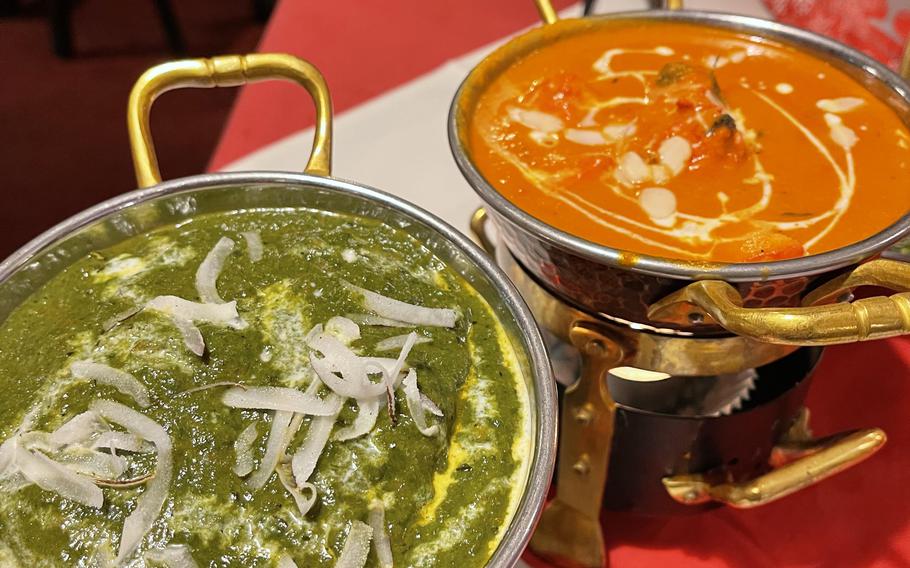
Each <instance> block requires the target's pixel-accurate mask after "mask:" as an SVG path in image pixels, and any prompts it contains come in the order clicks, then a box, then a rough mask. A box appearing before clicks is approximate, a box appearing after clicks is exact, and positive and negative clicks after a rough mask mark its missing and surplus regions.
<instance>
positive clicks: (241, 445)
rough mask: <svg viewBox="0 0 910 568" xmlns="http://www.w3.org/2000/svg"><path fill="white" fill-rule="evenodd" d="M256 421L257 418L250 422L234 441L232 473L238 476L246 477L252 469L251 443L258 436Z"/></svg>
mask: <svg viewBox="0 0 910 568" xmlns="http://www.w3.org/2000/svg"><path fill="white" fill-rule="evenodd" d="M258 423H259V421H258V420H257V421H255V422H250V424H249V425H248V426H247V427H246V428H244V429H243V431H242V432H241V433H240V435H239V436H237V439H236V440H235V441H234V473H235V474H236V475H237V476H238V477H246V476H247V475H249V474H250V472H251V471H253V467H254V463H253V444H254V443H255V442H256V438H258V437H259V431H258V430H257V429H256V425H257V424H258Z"/></svg>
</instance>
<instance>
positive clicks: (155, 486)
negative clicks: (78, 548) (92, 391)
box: [91, 400, 174, 564]
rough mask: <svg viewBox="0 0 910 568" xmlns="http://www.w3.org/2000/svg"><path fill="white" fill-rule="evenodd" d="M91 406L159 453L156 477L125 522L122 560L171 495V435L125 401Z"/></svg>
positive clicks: (121, 548)
mask: <svg viewBox="0 0 910 568" xmlns="http://www.w3.org/2000/svg"><path fill="white" fill-rule="evenodd" d="M91 409H92V410H94V411H95V412H97V413H98V414H99V415H100V416H101V417H102V418H104V419H105V420H107V421H108V422H113V423H115V424H119V425H120V426H123V427H124V428H126V429H127V431H129V432H130V433H132V434H135V435H136V436H139V437H141V438H143V439H145V440H148V441H149V442H151V443H152V444H154V445H155V450H156V452H157V454H158V460H157V465H156V467H155V477H154V478H153V479H152V480H151V481H150V482H149V483H148V484H147V485H146V487H145V491H143V492H142V495H140V496H139V498H138V499H137V502H136V508H135V509H134V510H133V512H132V513H130V515H129V516H128V517H127V518H126V520H125V521H124V522H123V532H122V534H121V536H120V549H119V551H118V552H117V558H116V559H115V563H116V564H121V563H123V562H124V561H125V560H126V559H128V558H129V557H130V556H131V555H132V554H133V552H134V551H135V550H136V547H138V546H139V543H140V542H141V541H142V539H143V537H145V535H146V533H148V532H149V530H151V528H152V525H153V524H154V523H155V520H156V519H157V518H158V515H160V514H161V508H162V507H163V506H164V501H165V499H167V495H168V489H169V488H170V485H171V477H172V476H173V468H174V463H173V457H172V444H171V438H170V436H168V433H167V431H165V429H164V428H162V427H161V425H159V424H158V423H156V422H154V421H153V420H151V419H150V418H148V417H147V416H145V415H144V414H140V413H139V412H136V411H135V410H133V409H131V408H129V407H126V406H123V405H122V404H119V403H116V402H112V401H109V400H96V401H95V402H93V403H92V406H91Z"/></svg>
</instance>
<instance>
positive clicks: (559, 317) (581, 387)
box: [471, 208, 887, 568]
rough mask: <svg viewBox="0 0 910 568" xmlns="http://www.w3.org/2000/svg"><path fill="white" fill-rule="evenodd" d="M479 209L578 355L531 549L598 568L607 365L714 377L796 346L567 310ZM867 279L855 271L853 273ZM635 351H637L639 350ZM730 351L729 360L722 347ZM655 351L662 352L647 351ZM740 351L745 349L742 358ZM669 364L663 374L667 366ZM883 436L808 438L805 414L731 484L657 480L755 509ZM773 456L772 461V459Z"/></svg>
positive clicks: (700, 500) (856, 458) (546, 316)
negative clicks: (748, 475)
mask: <svg viewBox="0 0 910 568" xmlns="http://www.w3.org/2000/svg"><path fill="white" fill-rule="evenodd" d="M487 220H488V218H487V214H486V211H485V210H484V209H483V208H480V209H478V210H477V211H476V212H475V214H474V216H473V217H472V219H471V229H472V232H473V233H474V235H475V236H476V238H477V240H478V241H479V242H480V243H481V245H482V246H483V247H484V248H485V249H486V250H487V252H488V253H489V254H491V255H492V256H495V257H498V258H499V264H500V265H501V266H502V267H503V268H504V269H505V270H506V273H507V274H508V275H509V277H510V278H511V280H512V281H513V283H515V284H516V286H517V287H518V289H519V291H520V292H521V294H522V296H523V297H524V298H525V300H526V301H527V302H528V304H529V305H530V307H531V311H532V312H533V313H534V316H535V318H536V319H537V320H538V323H539V324H540V325H541V326H542V327H543V328H544V329H547V330H548V331H550V332H551V333H553V334H554V335H556V336H557V337H560V338H561V339H563V340H567V341H569V342H570V343H571V344H572V345H573V346H574V347H575V348H576V349H577V350H578V351H579V353H580V354H581V361H582V365H581V373H580V377H579V379H578V381H577V382H576V383H575V384H573V385H572V386H570V387H568V388H567V389H566V391H565V395H564V397H563V401H562V408H561V413H560V427H561V429H562V430H561V433H560V448H559V457H558V466H557V471H558V476H559V482H558V483H557V486H556V496H555V498H554V500H553V501H551V502H550V503H549V504H548V505H547V507H546V508H545V509H544V511H543V514H542V516H541V519H540V523H539V525H538V527H537V530H536V532H535V533H534V536H533V537H532V539H531V543H530V547H531V550H533V551H534V553H535V554H537V555H539V556H541V557H543V558H546V559H547V560H550V561H552V562H554V563H556V564H558V565H562V566H579V567H583V568H600V567H602V566H605V565H606V564H607V556H606V547H605V543H604V539H603V532H602V528H601V526H600V511H601V507H602V502H603V498H604V488H605V486H606V483H607V474H608V469H609V464H610V452H611V445H612V441H613V430H614V419H615V413H616V404H615V402H614V400H613V397H612V396H611V394H610V392H609V389H608V387H607V380H606V376H607V373H608V371H610V370H611V369H613V368H615V367H618V366H625V365H632V366H640V367H641V368H644V369H646V370H650V371H659V372H663V373H667V374H668V375H669V374H680V375H690V376H692V375H699V374H701V375H705V374H722V373H731V372H737V371H741V370H743V369H745V368H750V366H759V365H762V364H766V363H770V362H771V361H774V360H776V359H779V358H781V357H783V356H785V355H787V354H788V353H790V352H792V351H793V349H795V347H792V346H786V345H778V344H768V343H761V342H757V341H754V340H752V339H750V338H747V337H738V336H731V337H720V338H708V339H701V338H693V337H687V336H677V335H674V332H673V331H672V330H663V331H664V333H665V335H661V334H660V333H654V331H660V330H653V329H652V330H649V331H648V332H644V331H640V330H635V329H631V328H629V327H623V326H621V325H617V324H616V323H615V322H607V321H603V319H602V318H599V317H597V316H594V315H591V314H588V313H586V312H583V311H581V310H577V309H575V308H572V307H571V306H569V305H568V304H566V303H565V302H563V301H561V300H559V299H558V298H555V297H553V296H552V295H551V294H549V292H547V291H546V290H544V289H543V288H542V287H541V286H540V285H539V284H537V283H536V282H534V281H533V280H532V279H531V277H530V276H529V275H528V274H527V273H526V272H525V271H524V269H523V268H522V267H521V266H519V265H518V263H517V262H515V260H514V258H512V257H511V253H509V251H508V250H505V247H496V246H495V245H494V244H493V240H492V239H491V238H490V236H489V235H488V233H487V230H486V221H487ZM858 278H859V279H860V280H862V281H864V282H865V281H866V278H865V276H863V274H862V273H860V275H859V276H858ZM852 283H853V282H852V281H850V280H849V277H844V279H840V280H838V281H837V282H834V283H832V284H831V285H829V286H826V287H823V289H820V290H822V291H821V292H819V293H818V294H815V295H813V298H814V301H821V300H823V299H824V298H826V297H831V296H832V295H836V293H837V292H838V291H839V290H841V289H845V288H849V287H851V285H852ZM642 347H644V352H643V350H642ZM731 352H733V353H739V354H740V356H734V357H730V356H729V355H728V353H731ZM655 354H661V356H656V355H655ZM744 354H749V355H748V356H746V355H744ZM668 369H669V371H668ZM886 439H887V437H886V435H885V433H884V431H882V430H881V429H879V428H869V429H865V430H858V431H855V432H848V433H844V434H840V435H836V436H830V437H826V438H819V439H814V438H813V437H812V435H811V432H810V431H809V428H808V411H807V410H806V409H803V413H802V414H801V418H800V419H798V420H797V421H796V422H795V423H794V425H793V426H792V427H791V429H790V431H789V432H788V433H787V435H785V436H784V437H783V438H782V439H781V440H780V441H779V442H778V444H777V445H776V446H775V448H774V450H773V452H772V455H773V456H776V457H777V458H780V456H784V457H785V458H786V459H783V460H780V459H778V461H780V462H781V463H776V464H775V466H776V467H774V468H773V469H772V470H771V471H770V472H768V473H766V474H763V475H760V476H758V477H756V478H754V479H751V480H747V481H744V482H740V483H733V482H726V483H725V482H721V483H716V482H713V481H712V480H710V479H708V477H706V476H703V475H700V474H684V475H674V476H670V477H666V478H664V479H663V480H661V481H662V483H663V486H664V488H665V490H666V491H667V493H668V495H669V496H670V497H671V498H672V499H674V500H675V501H677V502H679V503H681V504H685V505H699V504H704V503H707V502H710V501H714V502H718V503H722V504H726V505H728V506H732V507H735V508H752V507H757V506H760V505H764V504H767V503H770V502H772V501H775V500H777V499H780V498H782V497H785V496H787V495H790V494H792V493H793V492H795V491H798V490H800V489H803V488H806V487H809V486H811V485H814V484H816V483H818V482H820V481H822V480H824V479H826V478H828V477H830V476H832V475H834V474H836V473H838V472H841V471H843V470H845V469H847V468H849V467H852V466H853V465H856V464H858V463H859V462H861V461H863V460H865V459H866V458H868V457H870V456H871V455H872V454H874V453H875V452H877V451H878V450H879V449H880V448H881V447H882V445H883V444H884V443H885V441H886ZM772 461H773V460H772Z"/></svg>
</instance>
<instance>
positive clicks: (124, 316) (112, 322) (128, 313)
mask: <svg viewBox="0 0 910 568" xmlns="http://www.w3.org/2000/svg"><path fill="white" fill-rule="evenodd" d="M141 311H142V308H141V307H138V306H137V307H133V308H130V309H128V310H124V311H122V312H120V313H119V314H116V315H115V316H113V317H112V318H110V319H108V320H107V321H105V322H104V324H102V326H101V331H103V332H105V333H107V332H109V331H110V330H112V329H114V328H115V327H117V326H118V325H120V324H121V323H123V322H125V321H126V320H128V319H130V318H131V317H133V316H134V315H136V314H138V313H139V312H141Z"/></svg>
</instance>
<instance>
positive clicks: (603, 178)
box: [468, 22, 910, 262]
mask: <svg viewBox="0 0 910 568" xmlns="http://www.w3.org/2000/svg"><path fill="white" fill-rule="evenodd" d="M557 25H559V24H557ZM470 117H471V118H470V122H469V132H468V138H469V148H470V154H471V159H472V160H473V162H474V163H475V164H476V166H477V167H478V169H479V170H480V172H481V173H482V174H483V176H484V177H485V178H486V179H487V180H488V181H489V182H490V183H491V185H493V187H494V188H496V189H497V190H498V191H499V192H500V193H502V195H503V196H505V197H506V198H507V199H508V200H510V201H512V202H513V203H514V204H516V205H517V206H518V207H520V208H521V209H523V210H525V211H526V212H528V213H530V214H531V215H533V216H534V217H537V218H538V219H540V220H542V221H544V222H546V223H548V224H550V225H553V226H555V227H557V228H559V229H562V230H564V231H566V232H569V233H571V234H574V235H577V236H579V237H582V238H584V239H587V240H590V241H593V242H596V243H599V244H603V245H607V246H611V247H616V248H620V249H623V250H629V251H633V252H636V253H644V254H651V255H656V256H662V257H670V258H678V259H686V260H699V261H705V260H710V261H730V262H756V261H767V260H778V259H783V258H792V257H798V256H803V255H806V254H816V253H820V252H824V251H829V250H832V249H836V248H840V247H843V246H846V245H849V244H851V243H854V242H856V241H858V240H861V239H863V238H865V237H869V236H871V235H873V234H875V233H876V232H878V231H880V230H882V229H884V228H885V227H887V226H888V225H890V224H891V223H893V222H894V221H896V220H897V219H898V218H900V217H901V216H902V215H904V214H905V213H907V211H908V210H910V191H908V189H907V187H908V182H910V134H908V130H907V128H906V126H905V125H904V124H903V122H902V121H901V119H900V118H899V117H898V116H897V114H896V113H895V112H894V111H893V110H891V109H890V108H889V107H888V106H887V105H886V104H885V103H883V102H882V101H880V100H878V99H877V98H875V96H873V95H872V94H871V93H870V92H868V91H867V90H866V89H865V88H864V87H863V86H862V85H860V84H859V83H857V82H856V81H854V80H853V79H851V78H850V77H848V76H847V75H846V74H845V73H843V72H842V71H840V70H838V69H836V68H835V67H833V66H832V65H830V64H828V63H826V62H823V61H821V60H819V59H817V58H815V57H813V56H811V55H809V54H807V53H803V52H800V51H798V50H796V49H794V48H792V47H788V46H785V45H782V44H778V43H775V42H773V41H770V40H767V39H763V38H760V37H756V36H746V35H742V34H738V33H734V32H730V31H724V30H720V29H716V28H710V27H702V26H695V25H691V24H678V23H641V22H636V23H616V24H612V25H610V26H602V27H596V28H594V29H593V30H591V31H586V32H582V33H578V34H576V35H572V36H569V37H565V38H561V39H559V40H557V41H555V42H552V43H550V44H547V45H544V46H543V47H540V48H538V49H536V50H534V51H532V52H530V53H529V54H527V55H526V56H524V57H523V58H521V59H519V60H518V61H517V62H515V63H514V64H512V65H509V66H507V68H506V69H505V70H504V71H503V72H502V73H501V74H499V75H498V76H496V77H495V78H494V79H493V80H492V81H491V83H490V84H489V86H488V87H486V88H485V90H484V91H483V92H482V93H481V94H480V96H479V97H478V99H477V101H476V104H475V105H474V107H473V108H472V109H471V110H470Z"/></svg>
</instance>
